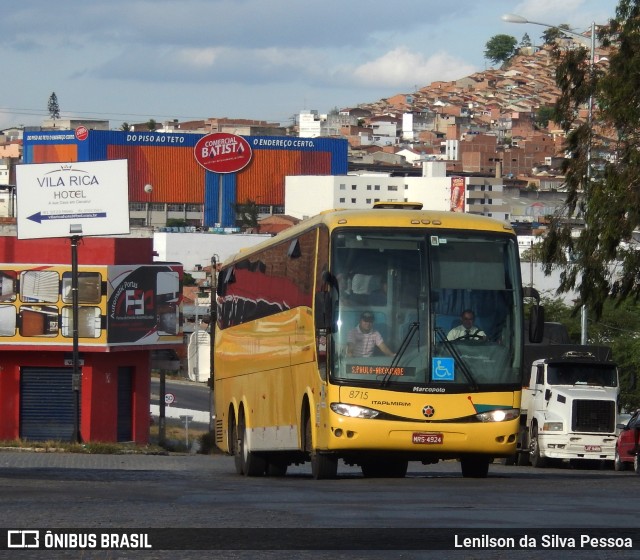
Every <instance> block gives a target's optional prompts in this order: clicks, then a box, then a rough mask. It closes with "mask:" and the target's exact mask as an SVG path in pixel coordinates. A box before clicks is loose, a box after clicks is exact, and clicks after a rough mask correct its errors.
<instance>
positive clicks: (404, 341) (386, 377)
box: [380, 321, 420, 387]
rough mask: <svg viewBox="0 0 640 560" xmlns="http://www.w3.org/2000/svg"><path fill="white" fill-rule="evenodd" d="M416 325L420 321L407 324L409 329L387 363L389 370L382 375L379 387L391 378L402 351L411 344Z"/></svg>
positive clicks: (402, 353)
mask: <svg viewBox="0 0 640 560" xmlns="http://www.w3.org/2000/svg"><path fill="white" fill-rule="evenodd" d="M418 327H420V323H418V321H413V322H412V323H411V325H409V331H408V332H407V334H406V335H405V337H404V338H403V339H402V342H401V343H400V348H398V351H397V352H396V355H395V356H394V357H393V359H392V360H391V364H389V371H387V373H385V374H384V377H383V378H382V381H381V382H380V386H381V387H384V386H385V385H387V384H388V383H389V380H390V379H391V375H392V374H393V371H394V370H395V368H396V366H397V365H398V364H399V363H400V360H401V359H402V356H403V355H404V353H405V352H406V351H407V348H408V347H409V344H411V340H412V339H413V335H414V334H416V331H417V330H418Z"/></svg>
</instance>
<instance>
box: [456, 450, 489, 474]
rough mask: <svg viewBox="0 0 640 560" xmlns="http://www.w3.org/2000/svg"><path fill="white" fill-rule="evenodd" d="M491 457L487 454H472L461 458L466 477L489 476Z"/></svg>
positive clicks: (463, 472)
mask: <svg viewBox="0 0 640 560" xmlns="http://www.w3.org/2000/svg"><path fill="white" fill-rule="evenodd" d="M489 461H490V459H489V457H486V456H485V455H470V456H468V457H462V458H461V459H460V466H461V467H462V476H463V477H464V478H487V475H488V474H489Z"/></svg>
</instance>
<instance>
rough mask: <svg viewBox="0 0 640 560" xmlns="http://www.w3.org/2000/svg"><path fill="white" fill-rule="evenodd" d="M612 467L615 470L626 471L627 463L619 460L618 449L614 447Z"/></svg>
mask: <svg viewBox="0 0 640 560" xmlns="http://www.w3.org/2000/svg"><path fill="white" fill-rule="evenodd" d="M613 469H614V470H616V471H626V470H627V464H626V463H625V462H624V461H621V460H620V454H619V453H618V450H617V449H616V455H615V457H614V459H613Z"/></svg>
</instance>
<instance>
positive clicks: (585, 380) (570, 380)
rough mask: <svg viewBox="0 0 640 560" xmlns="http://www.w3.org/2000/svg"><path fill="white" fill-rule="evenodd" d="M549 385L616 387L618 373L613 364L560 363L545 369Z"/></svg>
mask: <svg viewBox="0 0 640 560" xmlns="http://www.w3.org/2000/svg"><path fill="white" fill-rule="evenodd" d="M547 383H548V384H549V385H600V386H603V387H617V386H618V373H617V370H616V367H615V366H614V365H613V364H590V363H560V364H549V366H548V367H547Z"/></svg>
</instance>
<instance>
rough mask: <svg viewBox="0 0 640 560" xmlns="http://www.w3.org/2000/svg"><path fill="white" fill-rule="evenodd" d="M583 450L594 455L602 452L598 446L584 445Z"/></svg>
mask: <svg viewBox="0 0 640 560" xmlns="http://www.w3.org/2000/svg"><path fill="white" fill-rule="evenodd" d="M584 450H585V451H595V452H596V453H600V451H602V448H601V447H600V446H599V445H585V446H584Z"/></svg>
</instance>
